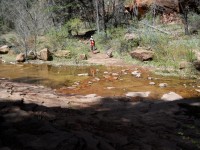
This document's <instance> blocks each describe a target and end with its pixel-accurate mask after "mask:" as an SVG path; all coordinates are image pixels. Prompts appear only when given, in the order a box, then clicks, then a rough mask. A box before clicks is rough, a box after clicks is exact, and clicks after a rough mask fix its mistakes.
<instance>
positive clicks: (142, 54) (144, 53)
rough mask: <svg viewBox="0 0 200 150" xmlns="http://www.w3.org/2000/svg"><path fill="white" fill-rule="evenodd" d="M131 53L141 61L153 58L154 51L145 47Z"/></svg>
mask: <svg viewBox="0 0 200 150" xmlns="http://www.w3.org/2000/svg"><path fill="white" fill-rule="evenodd" d="M130 55H131V57H132V58H136V59H139V60H141V61H147V60H152V59H153V56H154V53H153V52H152V51H149V50H145V49H143V48H137V49H136V50H134V51H132V52H131V53H130Z"/></svg>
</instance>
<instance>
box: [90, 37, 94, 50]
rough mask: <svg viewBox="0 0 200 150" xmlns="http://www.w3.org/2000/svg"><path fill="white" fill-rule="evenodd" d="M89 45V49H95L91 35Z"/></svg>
mask: <svg viewBox="0 0 200 150" xmlns="http://www.w3.org/2000/svg"><path fill="white" fill-rule="evenodd" d="M90 46H91V51H92V52H94V50H95V41H94V39H93V36H91V37H90Z"/></svg>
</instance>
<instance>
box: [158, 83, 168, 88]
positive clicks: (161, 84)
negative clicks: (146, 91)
mask: <svg viewBox="0 0 200 150" xmlns="http://www.w3.org/2000/svg"><path fill="white" fill-rule="evenodd" d="M167 85H168V84H167V83H160V84H159V87H161V88H164V87H167Z"/></svg>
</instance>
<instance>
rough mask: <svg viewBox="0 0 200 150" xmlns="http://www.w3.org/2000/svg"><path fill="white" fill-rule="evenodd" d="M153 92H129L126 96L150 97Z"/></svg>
mask: <svg viewBox="0 0 200 150" xmlns="http://www.w3.org/2000/svg"><path fill="white" fill-rule="evenodd" d="M150 93H151V92H149V91H148V92H128V93H127V94H126V96H128V97H148V96H149V94H150Z"/></svg>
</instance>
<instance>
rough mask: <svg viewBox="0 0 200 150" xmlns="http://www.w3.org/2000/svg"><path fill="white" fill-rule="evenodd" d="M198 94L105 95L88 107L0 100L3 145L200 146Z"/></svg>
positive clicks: (36, 149)
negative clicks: (171, 98)
mask: <svg viewBox="0 0 200 150" xmlns="http://www.w3.org/2000/svg"><path fill="white" fill-rule="evenodd" d="M199 117H200V98H198V97H197V98H190V99H183V100H177V101H172V102H164V101H158V100H153V99H152V100H147V99H144V98H128V97H106V98H101V99H100V100H99V102H98V103H95V104H93V105H90V106H88V107H79V108H72V107H71V108H70V107H68V108H61V107H46V106H41V105H37V104H33V103H26V102H25V101H23V100H21V101H11V100H9V99H0V147H1V148H7V149H8V148H9V149H16V150H23V149H30V150H40V149H44V150H46V149H48V150H49V149H50V150H51V149H52V150H54V149H55V150H64V149H67V150H68V149H69V150H76V149H77V150H79V149H80V150H82V149H87V150H93V149H99V150H107V149H108V150H113V149H117V150H118V149H120V150H121V149H122V150H124V149H134V150H135V149H136V150H137V149H138V150H140V149H141V150H143V149H144V150H146V149H152V150H163V149H169V150H177V149H183V150H191V149H192V150H196V149H200V143H199V141H200V118H199Z"/></svg>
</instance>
